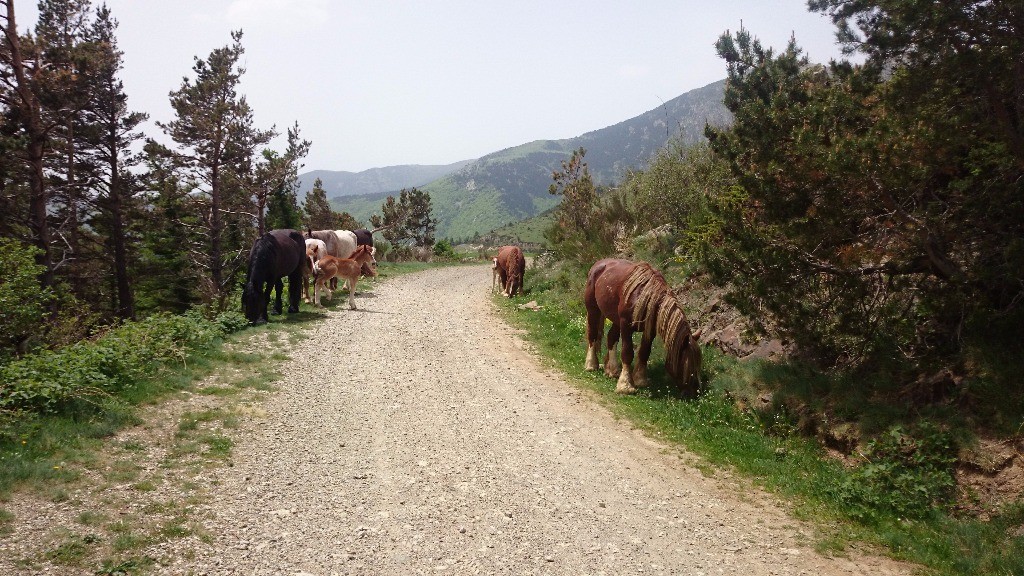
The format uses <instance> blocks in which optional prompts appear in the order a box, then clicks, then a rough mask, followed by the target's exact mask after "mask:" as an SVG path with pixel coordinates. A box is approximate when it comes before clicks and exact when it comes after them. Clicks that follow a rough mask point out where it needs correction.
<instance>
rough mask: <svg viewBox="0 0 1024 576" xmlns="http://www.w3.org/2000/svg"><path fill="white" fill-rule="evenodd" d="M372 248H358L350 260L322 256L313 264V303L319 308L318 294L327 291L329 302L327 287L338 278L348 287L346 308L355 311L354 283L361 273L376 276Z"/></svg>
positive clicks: (329, 291)
mask: <svg viewBox="0 0 1024 576" xmlns="http://www.w3.org/2000/svg"><path fill="white" fill-rule="evenodd" d="M373 252H374V250H373V247H371V246H365V245H363V246H360V247H358V248H356V250H355V251H354V252H353V253H352V255H351V258H335V257H334V256H331V255H329V254H328V255H327V256H322V257H321V258H320V259H319V260H317V261H316V262H315V263H314V264H313V278H314V282H313V303H314V305H315V306H317V307H320V292H321V291H323V290H326V291H327V300H328V301H330V300H331V297H332V295H333V293H332V292H331V289H330V288H329V287H328V286H329V282H330V280H332V279H335V278H340V279H342V280H344V281H345V283H346V284H347V285H348V306H349V308H351V309H352V310H355V309H356V282H357V281H358V280H359V275H360V274H361V273H363V272H364V271H365V272H368V273H367V276H376V275H377V259H376V258H374V257H373Z"/></svg>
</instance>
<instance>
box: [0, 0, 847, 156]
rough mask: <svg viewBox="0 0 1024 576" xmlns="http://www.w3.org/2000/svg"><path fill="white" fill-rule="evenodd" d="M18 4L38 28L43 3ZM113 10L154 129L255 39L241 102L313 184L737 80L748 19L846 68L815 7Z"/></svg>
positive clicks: (751, 0)
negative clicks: (299, 151)
mask: <svg viewBox="0 0 1024 576" xmlns="http://www.w3.org/2000/svg"><path fill="white" fill-rule="evenodd" d="M15 1H16V7H17V10H18V13H19V28H21V29H22V30H24V29H25V28H27V27H28V26H30V25H32V24H34V21H35V14H36V10H35V1H30V0H15ZM93 4H94V5H96V4H98V2H97V1H96V0H93ZM107 5H108V6H109V7H110V9H111V11H112V12H113V14H114V16H115V17H116V18H117V20H118V21H119V23H120V27H119V28H118V33H117V36H118V41H119V44H120V48H121V50H122V51H124V53H125V54H124V64H125V67H124V71H123V74H122V78H123V80H124V84H125V90H126V92H127V93H128V97H129V105H130V106H131V108H132V109H133V110H138V111H143V112H147V113H149V114H150V117H151V118H152V119H155V120H162V121H167V120H170V119H171V118H172V111H171V108H170V104H169V102H168V93H169V92H170V91H171V90H176V89H178V88H180V86H181V82H182V78H183V77H186V76H188V77H190V78H191V77H193V75H192V65H193V58H194V57H196V56H198V57H200V58H203V59H205V58H206V57H207V56H208V55H209V53H210V51H211V50H213V49H215V48H218V47H222V46H225V45H227V44H229V43H230V41H231V38H230V32H231V31H232V30H238V29H242V30H243V31H244V37H243V39H242V45H243V46H244V47H245V55H244V56H243V66H244V67H245V69H246V73H245V75H244V76H243V77H242V81H241V86H240V92H241V93H242V94H245V96H246V98H247V99H248V101H249V104H250V105H251V106H252V108H253V111H254V114H255V119H256V123H257V127H259V128H269V127H270V126H271V125H276V127H277V129H278V131H280V132H282V133H284V132H285V129H286V128H287V127H288V126H291V125H292V124H293V123H294V122H295V121H298V123H299V128H300V130H301V133H302V136H303V138H305V139H307V140H310V141H312V143H313V146H312V149H311V151H310V154H309V156H307V157H306V159H305V167H304V168H303V169H302V171H307V170H313V169H321V170H348V171H361V170H365V169H367V168H372V167H380V166H393V165H398V164H449V163H452V162H456V161H459V160H467V159H472V158H478V157H480V156H483V155H485V154H488V153H490V152H495V151H498V150H501V149H504V148H508V147H511V146H517V145H519V144H523V143H526V142H530V141H532V140H538V139H559V138H570V137H573V136H578V135H580V134H583V133H585V132H589V131H591V130H596V129H599V128H604V127H605V126H610V125H612V124H615V123H618V122H621V121H623V120H626V119H628V118H632V117H634V116H637V115H639V114H641V113H643V112H646V111H648V110H651V109H654V108H656V107H658V106H659V105H660V104H661V103H662V102H664V101H666V100H670V99H672V98H674V97H676V96H679V95H680V94H683V93H684V92H687V91H689V90H692V89H694V88H699V87H701V86H705V85H707V84H709V83H711V82H714V81H716V80H720V79H722V78H724V77H725V64H724V62H723V61H722V60H721V59H719V58H718V57H717V56H716V54H715V50H714V43H715V40H716V39H717V38H718V36H719V35H720V34H721V33H722V32H724V31H725V30H727V29H729V30H736V29H738V28H739V27H740V23H741V21H742V23H743V26H744V27H745V28H747V29H748V30H750V31H751V33H753V34H754V35H755V36H757V37H758V38H759V39H760V40H761V41H762V43H763V44H766V45H769V46H773V47H775V48H776V49H777V50H780V49H782V48H784V47H785V45H786V42H787V41H788V40H789V38H790V35H791V34H793V35H795V36H796V39H797V43H798V44H799V45H800V46H801V47H803V48H804V50H805V52H806V53H807V54H808V55H809V56H810V58H811V60H813V61H816V62H827V61H828V60H829V59H830V58H836V57H838V56H839V49H838V47H837V46H836V44H835V40H834V28H833V26H832V24H831V22H829V20H828V19H827V18H826V17H823V16H821V15H818V14H812V13H809V12H808V11H807V8H806V0H721V1H715V0H705V1H692V0H674V1H673V0H664V1H663V0H650V1H647V0H634V1H631V2H627V1H612V0H589V1H560V0H537V1H534V0H505V1H501V2H492V1H487V0H476V1H474V0H430V1H423V0H421V1H413V0H410V1H405V2H399V1H389V0H364V1H359V2H355V1H337V0H107ZM147 132H148V134H149V135H151V136H157V135H158V134H157V129H156V128H155V127H154V126H153V125H152V124H149V125H148V126H147ZM158 139H160V140H162V141H165V139H164V138H162V137H161V138H158ZM282 140H283V139H280V140H279V141H276V142H275V146H274V147H275V148H277V149H278V150H283V147H284V144H283V141H282Z"/></svg>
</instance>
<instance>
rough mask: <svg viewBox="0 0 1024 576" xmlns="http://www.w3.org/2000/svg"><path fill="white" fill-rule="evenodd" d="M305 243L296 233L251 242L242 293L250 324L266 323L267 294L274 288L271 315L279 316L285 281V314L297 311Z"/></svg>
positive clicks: (274, 232) (277, 232)
mask: <svg viewBox="0 0 1024 576" xmlns="http://www.w3.org/2000/svg"><path fill="white" fill-rule="evenodd" d="M304 252H305V241H304V240H303V238H302V234H299V233H298V232H297V231H295V230H286V229H285V230H271V231H270V232H267V233H266V234H264V235H262V236H260V237H259V238H257V239H256V241H255V242H253V245H252V249H251V250H249V271H248V275H247V276H246V279H245V289H244V290H243V291H242V306H243V308H244V310H245V317H246V318H248V319H249V322H252V323H253V324H261V323H263V322H266V321H267V307H268V305H269V303H270V291H271V289H274V288H276V290H277V299H276V301H275V302H274V314H280V313H281V292H283V291H284V283H283V282H281V278H283V277H285V276H287V277H288V313H289V314H290V313H292V312H298V311H299V299H300V296H301V285H300V284H301V282H302V269H303V268H304V267H305V260H304V259H303V255H304Z"/></svg>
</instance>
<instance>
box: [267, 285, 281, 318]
mask: <svg viewBox="0 0 1024 576" xmlns="http://www.w3.org/2000/svg"><path fill="white" fill-rule="evenodd" d="M282 292H284V281H283V280H281V279H280V278H278V279H277V280H274V314H280V313H281V293H282ZM268 296H269V293H268Z"/></svg>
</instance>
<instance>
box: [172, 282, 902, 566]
mask: <svg viewBox="0 0 1024 576" xmlns="http://www.w3.org/2000/svg"><path fill="white" fill-rule="evenodd" d="M490 281H491V273H490V269H489V267H486V266H480V267H458V268H444V269H435V270H429V271H425V272H420V273H416V274H412V275H407V276H401V277H398V278H394V279H390V280H388V281H386V282H383V283H380V284H378V285H377V286H376V288H375V289H374V290H373V293H372V294H363V295H362V296H361V297H358V298H357V300H356V302H357V305H358V306H359V309H358V310H355V311H350V310H348V309H347V307H345V308H344V309H340V310H338V311H336V312H331V313H330V315H329V317H328V318H327V319H326V320H325V321H323V322H321V323H318V324H317V325H316V326H315V327H313V328H312V329H311V330H312V332H311V333H310V334H309V335H308V339H307V340H306V341H305V342H304V343H302V344H301V345H300V346H298V347H297V348H296V350H295V351H294V353H293V354H292V360H291V361H289V362H288V363H286V365H285V366H284V368H283V369H282V371H283V373H284V374H285V377H284V380H283V381H282V382H281V383H279V389H278V391H277V392H276V393H274V394H272V395H271V396H270V397H269V398H268V399H267V400H266V403H265V405H264V409H265V413H266V414H265V416H263V417H262V418H260V419H258V420H255V421H253V422H251V423H250V426H249V427H250V431H249V432H248V433H245V434H241V437H240V438H238V439H237V440H236V444H235V448H234V457H233V460H234V465H233V466H232V467H223V468H218V469H216V470H215V471H213V472H212V476H213V478H212V479H213V480H214V485H213V487H212V488H211V490H212V491H213V494H212V495H213V498H212V499H211V509H210V510H209V511H208V512H209V514H208V518H207V519H205V520H204V522H203V523H204V524H205V525H206V528H207V529H208V530H209V533H210V534H212V535H213V536H214V542H213V543H212V545H210V546H208V547H205V548H202V549H200V550H199V551H198V552H197V555H196V556H194V557H193V558H190V559H185V558H182V559H180V560H179V561H178V562H175V563H174V565H172V566H166V567H163V568H162V569H161V571H166V572H168V573H176V574H181V573H189V572H191V573H200V574H202V573H205V574H289V575H296V574H303V575H329V574H640V573H642V574H693V575H700V574H708V575H711V574H743V575H757V574H815V575H822V574H824V575H831V574H872V575H878V574H907V573H910V570H909V569H908V568H907V567H906V566H903V565H900V564H898V563H895V562H893V561H891V560H888V559H884V558H876V557H866V556H859V555H852V554H851V555H850V556H849V557H845V558H830V557H823V556H821V555H819V554H817V553H816V552H814V550H813V549H812V548H811V547H810V542H811V538H810V535H811V533H812V530H811V528H809V527H808V526H805V525H802V524H801V523H800V522H798V521H795V520H792V519H790V518H788V517H787V516H786V515H785V514H784V513H783V512H782V511H781V509H780V508H779V507H778V506H777V505H776V504H775V503H773V501H772V499H771V498H770V497H767V496H765V495H764V494H761V493H759V492H757V491H751V490H750V489H749V488H747V489H740V488H737V486H738V485H739V484H738V483H736V482H734V481H733V480H731V479H730V478H729V475H728V474H727V473H718V474H715V475H714V476H712V477H710V478H708V477H705V476H704V475H702V474H701V473H700V472H699V471H698V470H697V469H696V468H694V467H692V466H691V465H688V464H687V463H686V462H692V461H693V458H692V457H691V456H689V455H687V454H684V453H682V452H680V451H679V450H677V449H675V448H670V447H667V446H664V445H662V444H660V443H658V442H657V441H654V440H652V439H650V438H647V437H645V436H644V435H643V434H641V433H640V432H638V431H636V430H633V429H632V428H631V427H630V426H629V425H628V423H625V422H622V421H618V420H616V419H615V418H614V417H612V416H611V415H610V413H609V412H608V411H607V409H605V408H603V407H601V406H600V404H599V403H597V402H595V401H594V400H593V399H591V398H589V397H588V393H586V392H581V391H579V390H577V389H575V388H573V387H572V386H570V385H569V384H567V383H566V382H565V381H564V380H563V379H562V378H561V377H560V376H559V375H558V374H555V373H553V372H551V371H550V370H547V369H545V368H544V367H543V366H542V364H541V363H540V362H538V361H537V359H536V358H535V357H534V356H532V355H531V354H530V353H529V352H528V350H527V348H526V346H525V345H524V344H523V342H522V341H521V340H519V339H518V338H517V336H516V334H515V331H514V330H513V329H512V328H510V327H508V326H507V325H505V324H503V323H502V322H501V321H500V320H499V319H497V316H496V314H495V312H494V309H493V303H492V302H491V301H490V297H489V293H488V291H489V289H490ZM581 346H582V343H581Z"/></svg>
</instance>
